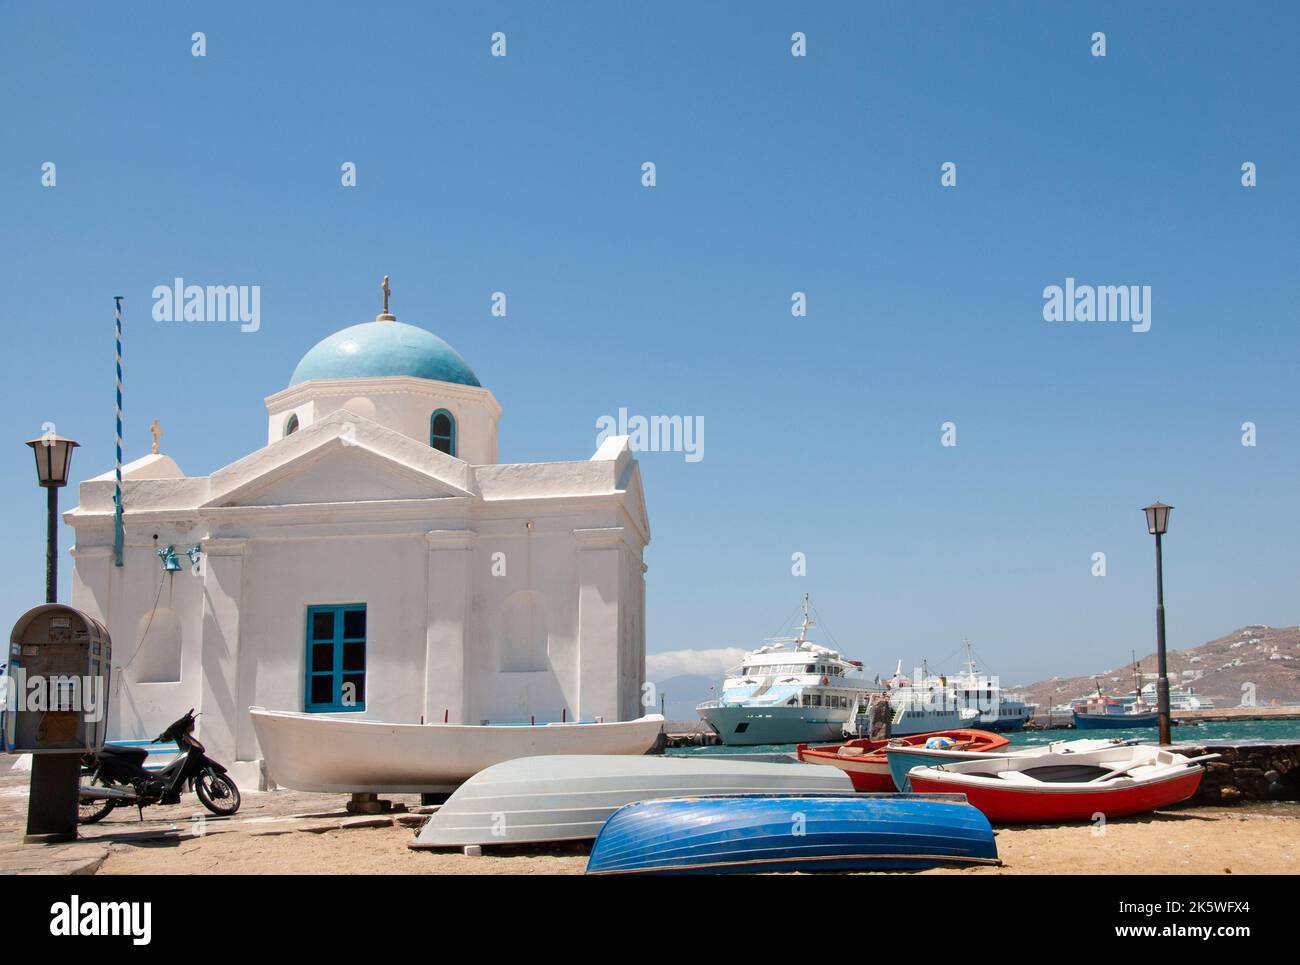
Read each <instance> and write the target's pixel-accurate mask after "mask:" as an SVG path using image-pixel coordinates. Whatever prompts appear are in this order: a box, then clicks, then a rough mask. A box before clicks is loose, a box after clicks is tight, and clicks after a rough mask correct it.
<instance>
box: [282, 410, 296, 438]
mask: <svg viewBox="0 0 1300 965" xmlns="http://www.w3.org/2000/svg"><path fill="white" fill-rule="evenodd" d="M297 431H298V416H297V414H296V413H295V414H294V415H291V416H289V421H288V422H286V423H285V424H284V434H285V435H286V436H291V435H293V434H294V433H295V432H297Z"/></svg>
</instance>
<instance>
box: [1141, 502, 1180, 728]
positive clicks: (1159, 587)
mask: <svg viewBox="0 0 1300 965" xmlns="http://www.w3.org/2000/svg"><path fill="white" fill-rule="evenodd" d="M1173 508H1174V507H1172V506H1166V505H1165V504H1164V503H1159V502H1156V503H1152V504H1151V505H1150V506H1147V507H1145V508H1144V509H1143V510H1142V511H1143V512H1144V513H1146V514H1147V532H1148V533H1150V534H1151V535H1152V536H1154V537H1155V538H1156V673H1157V674H1158V675H1159V676H1158V677H1157V678H1156V711H1157V712H1158V716H1157V720H1158V722H1159V728H1160V743H1161V744H1168V743H1169V742H1170V738H1169V676H1168V673H1169V671H1168V665H1167V663H1166V660H1165V577H1164V560H1163V558H1162V557H1161V554H1160V537H1162V536H1164V535H1165V531H1166V530H1168V529H1169V513H1170V512H1171V511H1172V510H1173Z"/></svg>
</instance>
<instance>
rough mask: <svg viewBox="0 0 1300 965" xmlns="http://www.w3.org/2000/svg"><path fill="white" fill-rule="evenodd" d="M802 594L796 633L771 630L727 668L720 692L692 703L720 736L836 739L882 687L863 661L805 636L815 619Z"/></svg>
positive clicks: (745, 742)
mask: <svg viewBox="0 0 1300 965" xmlns="http://www.w3.org/2000/svg"><path fill="white" fill-rule="evenodd" d="M811 609H812V608H811V604H810V603H809V599H808V596H807V595H806V594H805V595H804V599H803V622H802V623H801V624H800V626H799V632H798V633H797V634H796V635H795V636H793V637H774V638H770V639H768V640H767V641H765V642H764V645H763V646H761V647H759V648H758V649H756V650H751V651H749V652H748V653H746V654H745V656H744V658H743V659H742V660H741V662H740V664H739V665H738V666H736V667H733V668H732V669H731V670H729V671H728V672H727V676H726V679H725V680H724V681H723V683H722V693H721V695H720V696H719V697H718V698H717V699H716V700H708V701H705V702H704V703H702V704H700V705H699V706H698V707H696V712H697V713H699V715H700V718H701V719H702V720H703V721H704V722H705V723H706V724H708V726H709V727H710V728H712V729H713V730H714V731H715V732H716V733H717V735H718V737H719V738H720V739H721V740H722V742H723V743H724V744H731V745H740V746H753V745H755V744H800V743H804V744H814V743H818V742H822V743H824V742H826V741H832V740H839V739H840V737H841V736H842V734H843V733H844V731H845V730H846V729H849V730H851V729H852V725H851V723H850V721H852V720H854V719H855V718H856V716H857V712H858V708H859V706H862V707H865V706H867V704H868V702H869V701H870V699H871V697H872V695H873V694H879V693H882V692H883V691H884V688H883V687H882V686H881V685H880V684H879V683H873V682H871V681H868V680H867V679H866V677H865V675H864V674H863V671H862V662H861V661H859V660H848V659H845V658H844V657H843V656H842V655H841V654H840V652H839V651H838V650H833V649H830V648H829V647H824V646H822V645H820V644H818V643H814V642H813V641H812V640H810V639H808V631H809V630H810V629H811V628H813V627H815V626H816V625H817V621H816V620H815V619H813V617H812V615H811V612H810V611H811Z"/></svg>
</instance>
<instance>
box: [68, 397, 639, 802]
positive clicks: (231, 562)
mask: <svg viewBox="0 0 1300 965" xmlns="http://www.w3.org/2000/svg"><path fill="white" fill-rule="evenodd" d="M356 381H363V380H356ZM366 381H368V380H366ZM382 413H383V409H382V407H379V408H378V409H377V413H376V414H377V415H382ZM491 421H492V426H493V431H495V417H493V418H492V420H491ZM345 440H346V441H345ZM493 445H495V442H494V441H493ZM124 504H125V506H126V516H125V520H126V546H127V549H126V565H125V566H124V567H121V568H118V567H114V566H113V565H112V550H111V545H112V484H111V481H108V480H104V479H99V480H92V481H89V482H86V483H84V484H82V487H81V505H80V506H78V507H76V508H75V509H73V510H70V511H69V512H68V513H66V514H65V519H66V520H67V521H68V522H69V523H70V524H71V525H72V526H74V528H75V530H76V550H75V557H74V559H75V566H74V577H73V601H72V602H73V605H74V606H76V607H78V608H81V609H84V610H86V611H88V612H89V613H90V614H91V615H92V616H95V617H97V618H99V619H101V620H102V621H103V622H104V623H105V625H107V626H108V628H109V631H110V633H111V634H112V636H113V645H114V664H115V666H116V667H117V668H118V672H117V673H116V675H115V679H114V684H113V688H114V689H113V691H112V704H111V707H110V733H111V734H112V736H113V737H114V738H145V737H149V738H151V737H153V736H155V735H156V734H157V733H158V732H160V731H161V730H162V729H163V728H164V727H165V726H166V725H167V724H169V723H170V722H171V721H172V720H174V719H175V718H176V717H178V716H180V715H181V714H182V713H183V712H184V711H185V710H187V709H188V708H190V707H195V708H196V709H198V710H200V711H201V712H202V715H203V716H201V717H200V719H199V720H200V723H199V736H200V739H201V740H203V741H204V742H205V744H206V745H207V746H208V749H209V751H210V752H211V753H212V754H213V756H215V757H216V758H217V759H218V760H221V761H222V762H223V763H226V764H228V765H230V766H232V768H234V771H235V774H236V778H237V780H239V781H241V783H245V784H247V785H249V786H256V781H257V775H258V773H259V768H258V760H259V757H260V752H259V749H258V747H257V742H256V738H255V735H254V733H253V731H252V727H251V722H250V720H249V717H248V714H247V708H248V707H249V706H250V705H261V706H265V707H270V708H274V709H283V710H295V711H300V710H303V709H304V704H303V690H304V682H305V674H306V659H307V650H306V614H307V608H308V607H309V606H312V605H321V604H335V603H364V604H365V605H366V613H367V666H366V670H367V679H366V691H367V692H366V708H365V710H364V712H362V715H363V716H364V717H365V718H368V719H374V720H391V721H401V722H410V723H415V722H419V721H421V720H424V721H426V722H440V721H442V720H443V719H444V716H445V717H446V718H447V719H449V720H451V721H452V722H456V723H478V722H479V721H481V720H490V721H492V722H494V723H506V722H522V721H527V720H529V719H530V718H536V719H537V720H538V721H550V720H559V719H561V718H562V717H563V718H567V719H570V720H573V719H584V720H590V719H593V718H595V717H602V718H604V719H606V720H614V719H626V718H630V717H635V716H639V715H640V714H641V713H643V712H644V709H643V708H642V707H641V706H640V703H639V693H640V686H641V682H642V681H643V679H644V652H645V638H644V633H645V627H644V567H643V563H642V558H643V551H644V547H645V545H646V543H647V542H648V540H649V530H648V526H647V524H646V522H645V519H646V517H645V508H644V503H643V499H642V495H641V488H640V475H639V471H638V469H637V466H636V462H635V460H634V459H633V458H632V455H631V453H630V451H628V450H627V447H626V444H625V442H624V443H623V444H621V445H616V446H614V447H612V448H611V447H610V446H609V444H608V441H607V443H606V446H605V447H602V451H601V453H600V454H599V458H593V459H592V460H586V461H577V462H568V463H545V464H536V465H483V466H474V465H469V464H467V463H466V462H465V461H464V460H459V459H451V458H449V457H447V456H445V455H444V454H442V453H439V452H436V451H433V450H431V449H429V447H428V446H427V445H426V444H425V443H424V442H419V441H416V440H414V439H413V438H412V437H411V436H408V435H407V434H406V433H403V432H400V431H396V430H395V429H394V427H393V426H390V425H384V424H381V423H379V422H377V421H372V420H370V419H367V418H364V417H361V416H357V415H356V414H355V413H352V412H350V411H344V410H336V411H334V412H333V413H324V414H320V413H318V414H317V416H316V417H315V418H314V419H313V421H312V423H311V424H310V425H304V426H303V427H302V428H301V429H300V430H299V432H297V433H295V434H294V436H292V437H290V438H288V439H282V438H279V437H277V438H276V439H274V440H272V442H271V444H270V445H269V446H268V447H267V448H266V449H263V450H259V451H258V452H256V453H254V454H251V455H250V456H248V457H245V458H244V459H241V460H239V461H237V462H235V463H233V464H231V465H230V466H227V467H225V468H223V469H221V470H219V471H218V472H215V473H213V474H212V475H211V476H207V477H186V478H153V479H136V480H128V482H127V484H126V486H125V499H124ZM155 535H156V536H157V539H156V540H155V539H154V536H155ZM194 543H200V544H201V545H202V547H203V552H204V556H203V561H202V567H201V572H200V573H199V574H197V575H196V574H194V573H192V572H191V571H190V566H189V561H188V560H187V559H186V558H185V557H184V555H183V552H184V549H185V548H186V547H188V546H190V545H192V544H194ZM167 544H172V545H174V546H175V547H176V549H177V552H178V554H179V555H180V559H181V561H182V565H183V566H182V570H181V571H180V572H178V573H174V574H168V575H164V574H163V571H162V566H161V563H160V561H159V560H158V558H157V555H156V550H157V549H158V548H160V547H161V546H165V545H167ZM155 600H157V601H158V603H157V605H158V606H159V608H160V610H159V612H165V616H164V617H163V620H162V622H161V623H160V624H159V625H158V632H157V633H154V632H153V630H152V628H151V630H150V634H149V635H147V636H145V637H144V644H143V647H144V649H143V651H141V649H140V639H141V638H140V634H141V631H142V628H143V626H144V625H146V624H147V623H148V617H149V614H150V613H152V612H154V606H155ZM524 603H526V606H525V605H524ZM521 614H523V615H522V616H521ZM155 619H157V615H156V614H155ZM539 620H540V623H539V622H538V621H539ZM538 626H544V631H543V632H544V637H545V640H544V644H539V638H538V637H537V635H536V634H537V630H536V628H537V627H538ZM512 627H513V628H514V632H513V635H512ZM521 627H522V628H524V629H522V630H521V629H520V628H521ZM177 636H179V646H180V653H179V658H178V659H179V668H180V674H179V676H180V679H179V680H162V679H160V677H166V676H170V675H171V671H170V670H169V669H168V668H170V667H172V666H174V664H175V662H176V661H175V660H173V655H172V654H170V653H156V652H154V651H152V650H151V649H149V648H150V647H153V646H159V647H165V648H170V647H173V646H174V645H175V644H176V639H177ZM521 638H523V642H526V643H531V644H532V645H533V648H532V649H527V648H525V650H526V657H525V658H521V659H513V660H512V659H508V653H509V648H510V647H511V646H513V645H515V644H518V643H520V641H521ZM539 647H540V649H539ZM141 652H142V653H143V655H141ZM539 654H540V656H539ZM146 678H147V679H146ZM236 765H239V766H238V767H236Z"/></svg>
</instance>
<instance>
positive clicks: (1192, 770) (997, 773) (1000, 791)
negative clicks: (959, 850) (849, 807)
mask: <svg viewBox="0 0 1300 965" xmlns="http://www.w3.org/2000/svg"><path fill="white" fill-rule="evenodd" d="M1218 756H1219V755H1218V754H1203V755H1201V756H1200V757H1186V756H1185V755H1183V754H1178V753H1175V752H1174V751H1171V750H1168V749H1166V748H1162V747H1156V746H1153V745H1150V744H1139V745H1137V746H1132V745H1124V744H1120V745H1116V746H1112V747H1107V748H1103V749H1099V750H1091V751H1083V752H1077V751H1065V752H1061V753H1047V754H1034V755H1021V754H1010V755H997V756H992V757H990V758H989V759H988V760H970V761H960V762H958V763H955V764H943V765H940V766H938V767H918V768H916V769H915V770H912V771H910V772H908V775H907V777H908V780H909V782H910V783H911V786H912V790H913V791H915V792H917V793H919V794H925V793H932V792H944V791H947V792H958V793H962V794H965V795H966V799H967V800H968V801H969V802H970V803H971V804H973V805H974V806H975V807H977V808H979V809H980V810H981V811H983V812H984V815H985V817H987V818H988V819H989V820H990V821H995V822H997V821H1000V822H1003V823H1008V824H1041V823H1049V822H1050V823H1054V822H1057V821H1089V820H1092V819H1093V818H1094V817H1095V816H1096V815H1098V814H1103V815H1105V816H1106V817H1108V818H1114V817H1122V816H1123V815H1126V814H1145V813H1146V812H1148V811H1154V810H1156V809H1157V808H1163V807H1168V806H1169V805H1171V804H1177V803H1179V802H1180V801H1185V800H1187V799H1188V798H1190V797H1191V796H1192V795H1193V794H1195V793H1196V789H1197V787H1198V786H1200V783H1201V775H1202V774H1203V773H1204V770H1205V769H1204V768H1203V767H1202V766H1201V762H1202V761H1207V760H1210V759H1212V758H1216V757H1218Z"/></svg>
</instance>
